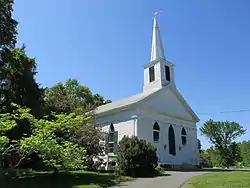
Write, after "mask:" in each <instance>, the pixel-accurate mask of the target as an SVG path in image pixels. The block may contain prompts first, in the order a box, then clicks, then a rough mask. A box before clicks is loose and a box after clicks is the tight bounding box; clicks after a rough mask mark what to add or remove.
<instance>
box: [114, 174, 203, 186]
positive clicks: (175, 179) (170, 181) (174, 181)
mask: <svg viewBox="0 0 250 188" xmlns="http://www.w3.org/2000/svg"><path fill="white" fill-rule="evenodd" d="M167 173H168V174H169V175H163V176H159V177H155V178H139V179H136V180H134V181H128V182H123V183H121V184H119V185H117V186H114V187H112V188H123V187H124V188H125V187H127V188H180V187H181V186H182V185H183V184H184V183H185V182H186V181H187V180H188V179H189V178H191V177H193V176H198V175H201V174H204V173H206V172H176V171H168V172H167Z"/></svg>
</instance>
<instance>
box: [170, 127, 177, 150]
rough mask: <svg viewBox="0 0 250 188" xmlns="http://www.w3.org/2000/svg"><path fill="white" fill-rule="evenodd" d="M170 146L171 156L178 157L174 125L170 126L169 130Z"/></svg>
mask: <svg viewBox="0 0 250 188" xmlns="http://www.w3.org/2000/svg"><path fill="white" fill-rule="evenodd" d="M168 144H169V154H170V155H176V148H175V135H174V129H173V127H172V125H170V127H169V129H168Z"/></svg>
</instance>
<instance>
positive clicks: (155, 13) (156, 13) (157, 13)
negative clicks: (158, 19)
mask: <svg viewBox="0 0 250 188" xmlns="http://www.w3.org/2000/svg"><path fill="white" fill-rule="evenodd" d="M160 13H162V11H158V12H154V16H158V15H159V14H160Z"/></svg>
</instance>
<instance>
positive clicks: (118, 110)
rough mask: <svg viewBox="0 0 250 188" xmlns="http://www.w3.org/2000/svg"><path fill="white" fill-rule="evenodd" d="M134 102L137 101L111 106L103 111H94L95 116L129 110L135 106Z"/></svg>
mask: <svg viewBox="0 0 250 188" xmlns="http://www.w3.org/2000/svg"><path fill="white" fill-rule="evenodd" d="M136 103H137V102H134V103H131V104H128V105H125V106H121V107H117V108H112V109H109V110H105V111H102V112H97V113H95V112H94V114H95V116H96V117H100V116H105V115H110V114H114V113H117V112H121V111H124V110H129V109H132V108H135V105H136Z"/></svg>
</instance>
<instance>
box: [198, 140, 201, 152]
mask: <svg viewBox="0 0 250 188" xmlns="http://www.w3.org/2000/svg"><path fill="white" fill-rule="evenodd" d="M197 143H198V150H199V152H201V141H200V139H197Z"/></svg>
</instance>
